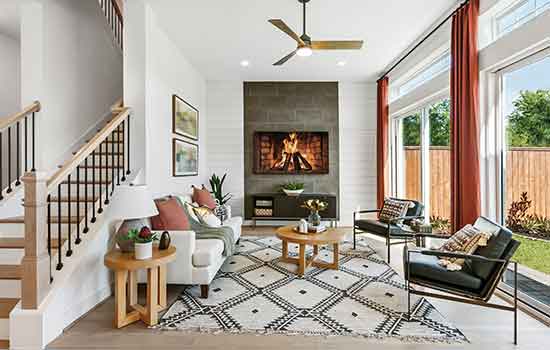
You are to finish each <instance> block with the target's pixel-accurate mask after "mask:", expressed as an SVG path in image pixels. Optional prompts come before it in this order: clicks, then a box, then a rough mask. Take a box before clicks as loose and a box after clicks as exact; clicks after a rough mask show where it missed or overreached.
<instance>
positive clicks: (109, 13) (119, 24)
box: [98, 0, 124, 50]
mask: <svg viewBox="0 0 550 350" xmlns="http://www.w3.org/2000/svg"><path fill="white" fill-rule="evenodd" d="M98 1H99V6H101V10H102V11H103V14H104V15H105V18H106V19H107V22H108V23H109V26H110V27H111V30H112V31H113V35H114V37H115V42H116V44H117V45H118V47H120V49H121V50H122V48H123V47H124V45H123V44H124V43H123V37H124V36H123V30H124V20H123V17H122V11H121V8H120V6H119V5H120V4H119V2H118V1H117V0H98Z"/></svg>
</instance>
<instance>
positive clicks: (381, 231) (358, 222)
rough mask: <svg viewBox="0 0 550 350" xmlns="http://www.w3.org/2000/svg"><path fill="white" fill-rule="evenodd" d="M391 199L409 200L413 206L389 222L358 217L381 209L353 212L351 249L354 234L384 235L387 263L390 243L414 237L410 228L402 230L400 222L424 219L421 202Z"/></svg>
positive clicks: (405, 241) (400, 242)
mask: <svg viewBox="0 0 550 350" xmlns="http://www.w3.org/2000/svg"><path fill="white" fill-rule="evenodd" d="M393 199H396V200H402V201H409V202H412V203H414V206H412V207H410V208H409V209H408V210H407V213H406V215H405V216H402V217H398V218H395V219H393V220H391V221H390V223H385V222H382V221H380V220H378V218H375V219H374V218H373V219H363V218H361V217H360V216H361V214H369V213H371V214H373V213H379V212H380V211H381V210H382V209H372V210H359V211H355V212H354V213H353V249H355V248H356V240H355V236H356V235H357V234H361V233H371V234H374V235H377V236H381V237H384V238H386V245H387V247H388V253H387V256H388V263H389V262H390V260H391V253H390V248H391V246H392V245H395V244H404V243H407V242H409V241H410V240H413V239H415V238H416V237H415V235H414V234H413V232H411V231H410V230H404V229H403V227H402V226H401V225H400V224H401V223H405V224H406V223H409V222H410V221H411V220H413V219H419V220H423V219H424V217H423V216H422V213H423V212H424V205H423V204H422V203H420V202H418V201H414V200H408V199H397V198H393ZM392 240H394V241H393V242H392ZM395 240H397V241H395Z"/></svg>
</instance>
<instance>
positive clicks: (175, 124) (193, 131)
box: [172, 94, 199, 141]
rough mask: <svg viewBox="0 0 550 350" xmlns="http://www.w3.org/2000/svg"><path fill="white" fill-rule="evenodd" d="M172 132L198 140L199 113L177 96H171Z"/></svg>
mask: <svg viewBox="0 0 550 350" xmlns="http://www.w3.org/2000/svg"><path fill="white" fill-rule="evenodd" d="M172 132H173V133H174V134H176V135H179V136H183V137H187V138H190V139H192V140H195V141H198V140H199V111H198V110H197V109H196V108H195V107H193V106H191V105H190V104H189V103H187V102H186V101H185V100H184V99H182V98H181V97H179V96H178V95H175V94H174V95H172Z"/></svg>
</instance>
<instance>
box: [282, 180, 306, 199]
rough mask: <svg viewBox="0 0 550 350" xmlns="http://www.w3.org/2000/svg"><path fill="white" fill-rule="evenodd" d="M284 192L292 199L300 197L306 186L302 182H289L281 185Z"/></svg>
mask: <svg viewBox="0 0 550 350" xmlns="http://www.w3.org/2000/svg"><path fill="white" fill-rule="evenodd" d="M281 189H282V190H283V192H284V193H285V194H286V195H287V196H290V197H298V196H299V195H301V194H302V192H304V184H303V183H302V182H287V183H286V184H283V185H281Z"/></svg>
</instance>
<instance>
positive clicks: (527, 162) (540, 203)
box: [405, 147, 550, 218]
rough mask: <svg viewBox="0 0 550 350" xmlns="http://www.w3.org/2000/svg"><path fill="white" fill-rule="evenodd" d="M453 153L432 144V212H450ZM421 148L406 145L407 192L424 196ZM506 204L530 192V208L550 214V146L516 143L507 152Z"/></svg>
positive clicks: (544, 214) (441, 215) (416, 197)
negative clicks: (528, 145) (515, 145)
mask: <svg viewBox="0 0 550 350" xmlns="http://www.w3.org/2000/svg"><path fill="white" fill-rule="evenodd" d="M450 157H451V152H450V149H449V148H448V147H431V148H430V164H431V165H430V207H431V215H435V216H440V217H442V218H449V217H450V212H451V197H450V193H451V182H450ZM420 162H421V159H420V148H419V147H406V148H405V171H406V182H405V193H406V196H407V198H411V199H421V198H422V195H421V181H420V178H421V177H420V176H421V173H420V171H421V168H420ZM505 173H506V184H505V189H506V208H509V207H510V203H512V202H513V201H517V200H518V199H519V197H520V195H521V193H522V192H527V193H528V195H529V198H530V199H531V200H532V201H533V202H532V207H531V210H530V212H531V213H532V214H537V215H540V216H545V217H550V147H514V148H511V149H509V150H508V151H507V152H506V172H505Z"/></svg>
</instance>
